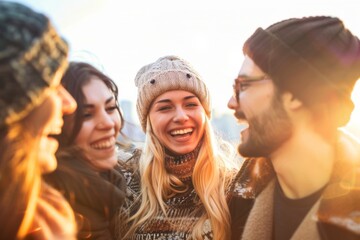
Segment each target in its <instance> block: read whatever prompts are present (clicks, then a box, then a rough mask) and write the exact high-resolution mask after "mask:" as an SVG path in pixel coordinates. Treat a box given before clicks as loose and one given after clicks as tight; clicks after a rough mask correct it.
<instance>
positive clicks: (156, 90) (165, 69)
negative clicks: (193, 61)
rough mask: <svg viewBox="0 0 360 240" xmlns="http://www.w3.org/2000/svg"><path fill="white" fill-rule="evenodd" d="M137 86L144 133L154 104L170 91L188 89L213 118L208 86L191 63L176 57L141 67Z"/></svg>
mask: <svg viewBox="0 0 360 240" xmlns="http://www.w3.org/2000/svg"><path fill="white" fill-rule="evenodd" d="M135 85H136V87H137V88H138V97H137V104H136V108H137V112H138V115H139V120H140V124H141V127H142V129H143V130H144V131H146V119H147V115H148V113H149V110H150V107H151V104H152V102H153V101H154V99H155V98H157V97H158V96H160V95H161V94H163V93H165V92H167V91H172V90H185V91H189V92H192V93H194V94H195V95H196V96H197V97H198V98H199V100H200V102H201V104H202V106H203V107H204V109H205V112H206V114H207V116H208V117H209V118H210V116H211V102H210V94H209V91H208V89H207V87H206V85H205V83H204V82H203V81H202V78H201V77H200V75H199V74H198V73H197V72H196V71H195V70H194V69H193V68H192V67H191V66H190V64H189V63H187V62H186V61H185V60H183V59H181V58H179V57H177V56H165V57H162V58H159V59H158V60H157V61H156V62H154V63H151V64H148V65H145V66H144V67H142V68H141V69H140V70H139V71H138V73H137V74H136V77H135Z"/></svg>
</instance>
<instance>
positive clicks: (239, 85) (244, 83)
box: [233, 75, 270, 103]
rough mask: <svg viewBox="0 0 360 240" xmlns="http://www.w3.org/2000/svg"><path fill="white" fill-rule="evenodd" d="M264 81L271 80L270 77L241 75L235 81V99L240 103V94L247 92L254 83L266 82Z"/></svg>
mask: <svg viewBox="0 0 360 240" xmlns="http://www.w3.org/2000/svg"><path fill="white" fill-rule="evenodd" d="M264 80H270V77H269V76H267V75H263V76H256V77H253V76H245V75H239V76H238V77H237V78H235V80H234V85H233V89H234V97H235V99H236V101H237V102H238V103H239V102H240V92H241V91H245V90H246V89H247V88H248V87H249V86H251V85H252V84H253V83H256V82H260V81H264Z"/></svg>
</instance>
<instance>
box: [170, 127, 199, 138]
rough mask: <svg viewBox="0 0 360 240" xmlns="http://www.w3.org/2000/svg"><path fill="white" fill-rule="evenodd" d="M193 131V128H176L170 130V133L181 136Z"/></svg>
mask: <svg viewBox="0 0 360 240" xmlns="http://www.w3.org/2000/svg"><path fill="white" fill-rule="evenodd" d="M193 131H194V129H193V128H185V129H178V130H173V131H171V132H170V135H171V136H173V137H175V136H183V135H186V134H188V135H190V134H191V133H192V132H193Z"/></svg>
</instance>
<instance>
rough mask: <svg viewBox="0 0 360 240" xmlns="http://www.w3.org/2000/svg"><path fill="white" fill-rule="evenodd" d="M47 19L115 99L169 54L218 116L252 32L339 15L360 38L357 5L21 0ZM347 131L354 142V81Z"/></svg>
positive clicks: (338, 0)
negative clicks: (189, 68) (192, 73)
mask: <svg viewBox="0 0 360 240" xmlns="http://www.w3.org/2000/svg"><path fill="white" fill-rule="evenodd" d="M19 2H23V3H26V4H28V5H30V6H31V7H33V8H35V9H36V10H38V11H41V12H43V13H45V14H47V15H48V16H49V17H50V18H51V19H52V20H53V23H54V24H55V26H56V28H57V29H58V30H59V31H60V32H61V34H62V35H63V36H64V37H65V38H66V39H67V41H68V42H69V43H70V47H71V56H70V57H71V59H73V60H82V61H87V62H90V63H92V64H94V65H95V66H97V67H99V68H100V69H102V70H103V71H104V72H105V73H106V74H108V75H109V76H110V77H111V78H112V79H114V80H115V81H116V83H117V84H118V86H119V89H120V99H127V100H131V101H135V99H136V88H135V85H134V77H135V75H136V72H137V71H138V70H139V69H140V68H141V67H142V66H143V65H145V64H148V63H150V62H153V61H155V60H157V59H158V58H159V57H161V56H164V55H169V54H174V55H179V56H180V57H182V58H184V59H186V60H188V61H189V62H190V63H191V64H192V65H193V66H194V68H195V69H197V71H198V72H199V73H200V74H201V75H202V76H203V78H204V80H205V82H206V83H207V85H208V86H209V89H210V91H211V94H212V98H213V106H214V108H215V110H216V112H218V113H230V110H228V109H227V106H226V105H227V100H228V98H229V97H230V95H231V94H232V82H233V79H234V78H235V76H236V75H237V73H238V71H239V69H240V66H241V62H242V60H243V55H242V45H243V43H244V41H245V40H246V39H247V37H249V36H250V35H251V34H252V33H253V32H254V31H255V29H256V28H257V27H263V28H266V27H268V26H269V25H271V24H272V23H274V22H277V21H280V20H283V19H286V18H290V17H302V16H309V15H331V16H337V17H340V18H341V19H342V20H343V21H344V23H345V25H346V26H347V27H348V28H349V29H350V30H351V31H352V32H353V33H355V34H356V35H358V36H360V23H359V9H360V1H359V0H345V1H344V0H271V1H266V0H249V1H246V0H222V1H213V0H19ZM353 99H354V101H355V103H356V105H357V107H356V109H355V111H354V113H353V115H352V120H351V122H350V123H349V126H348V127H349V129H351V131H352V132H354V133H355V134H356V135H358V136H359V137H360V81H359V83H358V84H357V86H356V89H355V91H354V93H353Z"/></svg>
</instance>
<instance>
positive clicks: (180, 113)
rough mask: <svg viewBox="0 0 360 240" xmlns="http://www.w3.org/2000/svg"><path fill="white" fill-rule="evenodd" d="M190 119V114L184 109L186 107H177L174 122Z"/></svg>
mask: <svg viewBox="0 0 360 240" xmlns="http://www.w3.org/2000/svg"><path fill="white" fill-rule="evenodd" d="M188 119H189V116H188V115H187V113H186V112H185V111H184V109H182V108H181V107H180V108H177V109H176V112H175V116H174V118H173V121H174V122H184V121H187V120H188Z"/></svg>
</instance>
